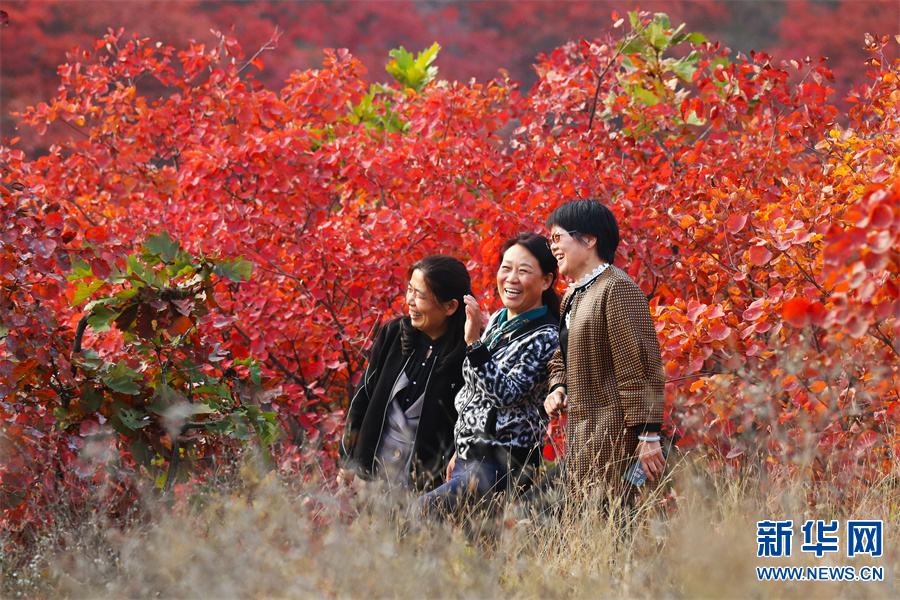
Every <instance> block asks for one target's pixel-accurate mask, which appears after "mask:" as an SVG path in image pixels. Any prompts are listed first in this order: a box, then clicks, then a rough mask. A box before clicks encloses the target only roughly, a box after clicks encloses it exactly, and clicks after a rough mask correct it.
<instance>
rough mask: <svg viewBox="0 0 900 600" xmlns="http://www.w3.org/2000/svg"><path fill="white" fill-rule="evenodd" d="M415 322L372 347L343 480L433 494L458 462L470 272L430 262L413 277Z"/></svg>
mask: <svg viewBox="0 0 900 600" xmlns="http://www.w3.org/2000/svg"><path fill="white" fill-rule="evenodd" d="M407 276H408V279H409V285H408V286H407V288H406V303H407V306H408V308H409V314H408V315H407V316H404V317H401V318H399V319H395V320H393V321H390V322H389V323H388V324H387V325H385V326H384V328H383V329H382V330H381V332H380V333H379V334H378V338H377V340H376V341H375V345H374V346H373V347H372V355H371V357H370V358H369V362H368V364H367V365H366V371H365V373H364V374H363V378H362V381H360V383H359V386H358V387H357V389H356V393H355V394H354V395H353V399H352V400H351V401H350V407H349V408H348V409H347V425H346V428H345V430H344V435H343V437H342V438H341V446H340V456H341V459H342V463H343V468H342V469H341V478H342V479H343V480H345V481H347V480H352V478H353V476H354V475H359V476H361V477H363V478H364V479H373V478H376V477H377V478H379V479H383V480H386V481H389V482H390V483H391V484H393V485H400V486H406V487H413V488H415V489H419V490H422V489H429V488H431V487H434V486H435V485H437V484H439V483H440V480H441V479H442V473H443V472H444V469H445V468H446V465H447V461H448V460H449V458H450V456H451V455H452V454H453V425H454V423H455V422H456V410H455V408H454V407H453V399H454V397H455V396H456V393H457V392H458V391H459V389H460V387H461V386H462V361H463V358H464V356H465V348H466V345H465V341H464V335H463V329H464V327H465V322H466V312H465V307H464V300H463V297H464V296H466V295H467V294H471V293H472V289H471V280H470V278H469V273H468V271H467V270H466V267H465V265H463V263H461V262H460V261H459V260H457V259H455V258H452V257H450V256H442V255H435V256H428V257H425V258H423V259H422V260H420V261H418V262H416V263H415V264H413V265H412V266H411V267H410V268H409V270H408V271H407Z"/></svg>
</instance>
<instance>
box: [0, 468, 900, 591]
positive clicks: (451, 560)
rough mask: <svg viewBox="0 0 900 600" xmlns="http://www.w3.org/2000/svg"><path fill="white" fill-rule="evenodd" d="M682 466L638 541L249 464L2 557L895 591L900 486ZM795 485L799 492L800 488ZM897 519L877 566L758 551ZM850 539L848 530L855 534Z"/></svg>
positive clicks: (589, 519)
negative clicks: (430, 515) (426, 511)
mask: <svg viewBox="0 0 900 600" xmlns="http://www.w3.org/2000/svg"><path fill="white" fill-rule="evenodd" d="M703 467H704V466H698V467H695V466H694V465H689V464H685V461H684V459H682V464H681V465H679V466H678V467H677V468H676V469H674V471H675V472H676V479H677V481H676V482H675V484H674V488H673V489H674V490H676V491H677V507H678V508H677V510H676V511H674V512H671V513H666V512H665V511H662V510H659V509H657V508H654V506H655V504H658V503H654V500H656V499H655V498H654V499H651V501H649V502H647V503H646V504H645V505H644V506H643V507H642V508H641V509H640V510H639V512H638V514H637V515H631V517H630V519H631V523H630V525H629V526H628V527H627V533H623V530H622V528H621V527H620V526H619V525H616V524H615V523H614V522H613V520H610V519H608V518H605V517H603V516H602V515H601V514H600V513H599V512H597V511H593V510H590V511H581V512H580V513H577V514H574V513H571V514H570V513H566V514H564V515H563V516H562V517H561V518H560V519H556V520H552V519H551V520H546V521H542V522H537V521H530V520H525V519H520V520H518V521H517V520H516V519H514V518H513V515H512V513H511V512H510V511H507V513H506V514H504V515H502V516H501V517H499V518H497V519H485V520H476V519H475V518H473V519H472V520H471V521H469V522H468V523H466V524H464V526H463V527H458V526H457V527H449V526H445V525H434V524H427V525H426V524H422V523H413V524H410V523H408V522H407V520H406V519H405V506H406V505H407V503H408V500H409V498H404V497H402V496H397V495H391V494H385V493H383V492H381V491H379V490H376V489H371V488H369V489H364V490H362V491H361V492H360V493H359V494H358V495H357V496H356V497H355V498H352V499H348V498H341V497H337V496H335V495H334V494H332V493H330V492H327V491H324V490H323V488H322V487H321V486H317V485H315V484H308V485H299V484H296V483H295V482H293V481H291V480H287V479H284V478H279V477H277V476H275V475H274V474H273V475H269V476H267V477H260V476H259V475H258V471H257V470H256V469H254V468H251V467H245V468H244V469H243V470H242V471H241V476H240V478H239V480H238V481H237V482H235V483H234V484H233V485H232V486H231V487H230V488H228V489H227V490H225V489H223V488H220V489H219V491H215V490H206V491H195V492H194V493H193V495H192V496H191V504H190V505H187V504H183V505H180V506H178V507H176V508H171V507H166V506H165V505H164V504H163V503H160V502H158V501H157V502H150V501H148V502H147V504H148V506H147V507H145V509H144V511H143V513H142V518H141V520H140V521H138V520H133V522H131V523H129V524H127V525H125V526H123V525H122V524H121V523H113V522H110V521H108V520H104V519H103V518H100V517H94V518H93V519H89V520H87V522H86V523H85V524H83V525H81V526H79V527H77V528H74V529H70V530H68V531H64V530H56V531H54V532H52V535H50V534H48V536H47V537H46V538H44V539H43V540H42V541H41V542H39V543H38V544H36V545H35V547H34V548H31V549H29V551H28V554H27V555H25V554H22V552H21V549H20V552H19V555H18V556H17V555H16V552H15V550H13V551H12V552H8V553H7V554H6V555H5V557H4V566H3V581H2V585H3V587H2V588H0V591H2V593H3V596H4V597H9V598H15V597H23V598H35V597H46V598H217V599H218V598H417V599H420V598H500V597H502V598H604V597H606V598H623V597H635V598H642V597H647V598H656V599H662V598H810V597H814V598H818V597H826V598H844V597H846V598H896V597H898V595H900V589H898V585H897V573H900V493H898V490H897V489H896V487H890V486H889V485H888V482H885V485H884V486H882V487H880V488H878V489H872V490H871V491H870V493H869V494H868V495H867V497H866V498H864V499H863V501H862V502H861V503H860V505H859V507H858V508H857V509H855V510H853V511H852V512H849V513H848V512H845V511H844V512H842V511H841V510H839V509H838V507H835V506H828V505H823V504H819V505H818V506H815V507H814V508H811V507H810V502H808V501H807V500H804V499H803V498H806V495H805V494H800V493H797V491H793V492H781V493H777V494H776V493H774V492H769V493H767V494H766V495H763V494H761V493H760V492H759V491H758V490H759V489H760V488H759V484H758V481H755V480H754V479H753V477H750V476H744V477H729V478H724V477H723V478H716V477H713V476H711V475H709V472H708V470H706V469H705V468H703ZM795 489H796V490H802V489H803V485H802V484H800V483H798V484H797V486H796V488H795ZM831 517H834V518H837V519H839V520H841V522H842V528H843V526H844V525H843V524H844V523H845V521H846V519H848V518H865V519H883V520H884V535H885V540H884V556H882V557H880V558H871V557H862V559H861V560H860V559H858V558H854V559H847V558H844V557H843V550H844V547H845V545H844V542H843V541H842V542H841V551H842V552H841V555H839V556H834V555H826V556H825V557H823V558H820V559H819V558H816V557H815V556H814V555H812V554H808V553H800V552H799V546H800V542H801V540H802V537H801V536H800V535H799V531H798V530H797V527H796V526H795V535H794V552H793V556H792V557H791V558H785V559H772V558H768V559H766V558H757V557H756V549H757V544H756V521H757V520H761V519H780V518H793V519H794V522H795V524H796V523H797V522H798V521H800V522H801V523H802V522H803V520H805V519H806V518H831ZM842 530H843V529H842ZM769 565H771V566H787V565H809V566H826V565H855V566H861V565H874V566H881V567H884V572H885V581H884V582H883V583H872V582H845V583H837V582H794V583H787V582H771V581H769V582H766V581H758V580H757V576H756V571H755V567H757V566H769Z"/></svg>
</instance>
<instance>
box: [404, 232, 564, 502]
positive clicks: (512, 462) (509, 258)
mask: <svg viewBox="0 0 900 600" xmlns="http://www.w3.org/2000/svg"><path fill="white" fill-rule="evenodd" d="M556 277H557V270H556V259H555V258H553V255H552V254H551V252H550V247H549V244H548V242H547V238H545V237H543V236H541V235H538V234H535V233H521V234H519V235H517V236H515V237H513V238H511V239H509V240H507V241H506V242H504V243H503V245H502V246H501V261H500V266H499V268H498V270H497V292H498V294H499V296H500V300H501V301H502V302H503V306H504V308H503V309H502V310H499V311H497V312H495V313H494V314H493V315H491V317H490V319H489V320H488V322H487V327H486V328H484V332H483V333H482V329H483V326H482V312H481V307H480V306H479V304H478V302H477V301H476V300H475V298H473V297H472V296H466V298H465V303H466V324H465V341H466V344H468V346H467V349H466V358H465V360H464V361H463V369H462V370H463V377H464V379H465V386H464V387H463V389H462V390H461V391H460V392H459V394H457V396H456V410H457V411H458V413H459V418H458V419H457V421H456V428H455V436H454V437H455V442H456V453H455V454H454V456H453V459H452V460H451V465H450V467H449V468H448V470H447V482H446V483H445V484H443V485H442V486H440V487H439V488H437V489H435V490H433V491H432V492H429V493H428V494H425V495H424V496H422V497H421V498H419V501H418V502H417V504H416V507H415V509H414V512H415V513H417V514H421V513H425V514H428V515H438V514H445V513H447V512H457V511H458V510H459V509H461V508H470V507H475V506H477V504H478V503H479V501H480V500H482V499H485V498H490V497H491V496H493V494H494V493H495V492H498V491H505V490H507V489H515V488H516V487H518V486H520V485H522V484H525V483H527V482H528V481H529V479H530V477H531V475H532V474H533V473H531V471H533V467H534V466H536V465H537V464H538V462H539V460H540V450H539V448H538V446H539V444H540V442H541V439H542V437H543V433H544V429H545V426H546V417H545V415H544V414H543V411H542V403H543V400H544V397H545V396H546V394H547V378H548V376H549V371H548V368H547V362H548V360H549V359H550V357H551V356H552V355H553V352H554V351H555V350H556V348H557V343H558V315H559V298H558V296H557V295H556V292H555V291H554V289H553V284H554V283H555V282H556Z"/></svg>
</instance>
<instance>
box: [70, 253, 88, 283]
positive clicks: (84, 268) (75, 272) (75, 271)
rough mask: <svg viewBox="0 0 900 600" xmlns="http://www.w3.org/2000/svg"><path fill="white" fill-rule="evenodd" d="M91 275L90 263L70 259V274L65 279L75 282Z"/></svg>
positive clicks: (78, 259)
mask: <svg viewBox="0 0 900 600" xmlns="http://www.w3.org/2000/svg"><path fill="white" fill-rule="evenodd" d="M92 275H93V271H92V270H91V265H90V263H88V262H87V261H84V260H81V259H80V258H75V259H72V272H71V273H69V275H68V277H66V279H68V280H69V281H75V280H76V279H84V278H85V277H91V276H92Z"/></svg>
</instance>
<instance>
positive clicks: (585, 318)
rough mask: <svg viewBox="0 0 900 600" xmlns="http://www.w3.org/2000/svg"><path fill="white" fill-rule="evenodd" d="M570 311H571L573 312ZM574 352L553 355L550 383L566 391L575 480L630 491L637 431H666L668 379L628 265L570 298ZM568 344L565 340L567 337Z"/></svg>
mask: <svg viewBox="0 0 900 600" xmlns="http://www.w3.org/2000/svg"><path fill="white" fill-rule="evenodd" d="M567 313H568V315H567ZM562 314H563V315H564V318H568V319H569V320H568V338H567V340H566V343H567V352H566V354H565V356H564V354H563V352H562V349H559V350H557V351H556V353H554V355H553V358H552V359H551V361H550V389H551V390H552V389H553V388H554V387H555V386H558V385H562V386H564V387H565V391H566V395H567V418H568V422H567V427H566V446H567V453H568V454H567V475H568V479H569V482H570V484H574V485H577V486H581V487H582V488H583V487H585V486H586V487H588V488H594V487H597V486H602V487H601V488H600V489H599V491H600V492H601V493H606V492H608V491H609V492H615V491H616V490H619V491H621V490H623V487H622V486H623V483H622V477H623V474H624V472H625V469H626V468H627V465H628V462H629V461H631V460H633V459H634V452H635V449H636V447H637V441H638V440H637V436H638V434H639V433H641V432H642V431H645V430H646V431H659V429H660V425H661V423H662V417H663V400H664V386H665V379H664V376H663V370H662V361H661V358H660V351H659V342H658V341H657V337H656V329H655V327H654V324H653V318H652V316H651V314H650V309H649V306H648V304H647V299H646V297H645V296H644V293H643V292H642V291H641V289H640V288H639V287H638V285H637V284H636V283H635V282H634V281H633V280H632V279H631V278H630V277H629V276H628V275H627V274H626V273H625V272H624V271H622V270H621V269H618V268H616V267H614V266H610V267H608V268H607V269H606V270H605V271H604V272H603V273H601V274H600V275H599V276H598V277H597V278H596V279H595V280H594V281H593V282H591V283H588V284H587V285H585V286H582V288H575V287H574V286H573V288H571V289H570V290H569V291H568V292H567V293H566V295H565V297H564V298H563V302H562ZM560 342H561V343H562V342H563V340H560Z"/></svg>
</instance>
